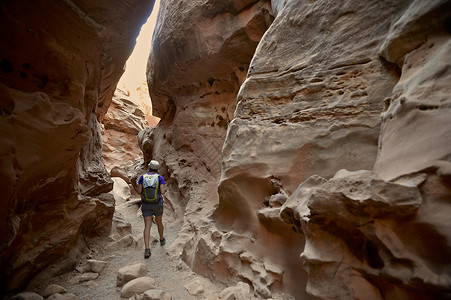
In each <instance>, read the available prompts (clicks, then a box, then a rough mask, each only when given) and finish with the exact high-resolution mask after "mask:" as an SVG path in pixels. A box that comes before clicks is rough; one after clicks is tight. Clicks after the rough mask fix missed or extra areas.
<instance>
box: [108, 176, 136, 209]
mask: <svg viewBox="0 0 451 300" xmlns="http://www.w3.org/2000/svg"><path fill="white" fill-rule="evenodd" d="M111 179H112V180H113V182H114V185H113V190H112V191H111V192H110V193H112V194H113V195H114V199H115V201H116V205H120V204H122V203H124V202H126V201H128V200H130V196H131V192H130V187H129V186H128V183H127V182H126V181H125V180H123V179H122V178H119V177H113V178H111Z"/></svg>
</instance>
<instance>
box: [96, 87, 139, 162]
mask: <svg viewBox="0 0 451 300" xmlns="http://www.w3.org/2000/svg"><path fill="white" fill-rule="evenodd" d="M103 125H104V130H103V135H102V138H103V142H104V143H103V145H104V146H103V148H102V154H103V157H104V159H105V165H106V168H107V170H112V169H113V168H114V167H118V168H122V167H124V166H126V165H128V164H131V162H133V161H134V160H135V159H137V158H139V157H141V156H142V153H141V151H140V149H139V146H138V140H137V138H136V136H137V134H138V132H139V131H141V130H142V129H144V128H145V127H146V126H147V122H146V119H145V115H144V113H143V112H142V111H141V109H140V108H139V107H138V106H137V105H136V104H135V103H133V102H132V101H131V100H130V99H128V96H127V95H126V94H125V93H124V92H123V91H121V90H119V89H116V92H115V94H114V96H113V99H112V102H111V105H110V108H109V109H108V112H107V113H106V114H105V116H104V118H103Z"/></svg>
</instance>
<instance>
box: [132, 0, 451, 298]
mask: <svg viewBox="0 0 451 300" xmlns="http://www.w3.org/2000/svg"><path fill="white" fill-rule="evenodd" d="M254 2H256V4H253V3H254ZM169 3H171V4H173V5H172V6H171V5H169V4H168V5H167V6H165V5H163V6H162V7H161V10H160V15H159V20H158V25H157V31H156V33H155V35H154V41H153V48H152V50H151V55H150V58H149V64H148V81H149V86H150V92H151V95H152V103H153V108H154V111H155V112H156V114H157V115H158V116H159V117H160V118H162V120H161V123H160V124H159V125H158V126H157V127H156V128H155V129H152V130H149V131H147V132H142V133H140V135H141V140H140V141H141V145H142V147H143V151H144V152H145V156H147V158H145V160H149V159H150V158H157V159H159V160H161V161H162V162H163V166H164V168H165V170H166V171H165V175H166V176H167V177H169V180H170V182H171V183H170V190H171V195H170V199H171V202H173V203H177V204H179V203H181V204H179V205H181V206H182V207H186V208H185V209H184V210H182V211H181V212H179V214H182V213H184V227H183V230H182V232H181V233H180V234H179V238H178V239H177V241H176V242H175V243H174V244H172V246H171V249H170V250H171V251H170V252H171V254H172V255H173V256H174V257H177V256H181V257H182V259H183V260H184V261H185V262H186V263H187V264H188V265H189V266H190V267H191V268H192V269H193V270H194V271H196V272H199V273H201V274H203V275H205V276H207V277H209V278H211V279H213V280H217V281H220V282H223V283H226V284H230V285H233V284H236V283H237V282H238V281H244V282H247V283H250V284H251V285H252V289H253V292H254V295H255V296H256V297H258V298H270V297H271V296H273V295H274V293H278V292H281V293H288V294H290V295H292V296H294V297H295V298H296V299H312V298H320V299H332V298H334V299H336V298H339V299H357V298H358V299H442V298H446V297H449V294H448V293H449V290H450V288H451V286H450V283H451V277H450V276H451V274H450V271H449V270H450V269H451V268H450V261H449V258H448V257H449V253H451V251H450V249H449V245H450V238H451V233H450V231H449V229H447V226H446V220H447V217H446V216H447V215H449V213H450V211H451V208H450V203H449V199H451V190H450V189H451V182H450V171H451V169H450V162H449V161H450V153H451V151H450V150H451V146H450V141H451V139H450V134H451V130H450V129H451V126H450V125H451V124H450V123H451V121H450V118H449V115H450V114H449V113H450V111H449V109H450V105H449V101H450V96H449V95H450V89H449V84H447V83H449V82H450V75H449V74H450V72H449V70H450V69H451V68H450V66H449V62H450V61H451V60H450V57H449V53H451V52H450V51H449V45H450V42H451V39H450V31H449V24H450V13H451V9H450V5H451V4H450V3H451V2H450V1H421V0H414V1H384V2H368V1H363V2H362V1H356V0H347V1H344V2H343V1H342V2H340V3H334V2H331V1H321V0H318V1H295V0H285V1H277V0H274V1H271V7H270V8H268V6H267V5H268V3H266V2H257V1H247V4H242V5H243V7H244V8H243V10H239V9H238V7H237V3H238V2H237V1H197V2H196V4H195V5H194V4H192V3H189V2H187V1H183V2H178V3H177V4H175V3H172V2H171V1H169ZM188 3H189V4H188ZM261 5H264V6H261ZM254 7H265V15H268V14H271V15H272V17H267V18H269V19H271V20H272V18H274V21H273V22H272V24H271V26H270V27H269V29H267V31H266V32H265V34H264V35H262V33H263V31H264V30H265V29H266V27H265V26H266V24H268V22H265V23H263V22H261V23H260V24H262V25H263V24H265V26H259V27H256V26H255V25H252V26H250V25H249V24H252V23H251V22H249V23H248V25H246V26H245V27H244V30H240V31H239V32H243V31H244V32H246V33H247V35H244V37H246V36H247V39H246V40H243V39H237V40H234V39H232V38H231V37H229V38H227V37H228V36H227V35H226V36H224V33H227V32H232V29H230V28H237V26H238V25H237V24H240V22H239V21H237V20H236V18H238V20H242V17H243V16H248V12H249V11H252V10H254ZM193 8H195V9H193ZM256 16H259V14H256ZM234 18H235V19H234ZM254 19H255V20H258V19H257V18H255V17H254ZM228 20H233V22H231V21H230V23H229V22H227V21H228ZM262 20H263V19H262ZM219 24H220V25H221V26H219ZM229 27H230V28H229ZM255 28H260V30H259V31H258V32H259V34H258V35H257V34H256V35H250V34H249V33H248V32H249V31H250V29H253V30H255ZM188 32H189V34H188ZM238 36H239V35H238V34H234V35H232V37H235V38H236V37H238ZM260 38H261V39H260ZM248 40H250V41H252V43H251V45H252V46H253V47H255V45H256V44H257V42H258V46H257V48H256V49H255V51H254V50H253V49H252V51H253V52H255V53H252V54H251V53H250V52H251V51H250V50H251V49H250V48H247V46H249V44H246V43H245V42H247V41H248ZM218 49H219V50H221V51H219V50H218ZM233 51H235V52H233ZM248 51H249V53H248ZM244 54H245V55H244ZM224 55H226V56H224ZM251 56H252V61H251V62H250V60H249V58H250V57H251ZM246 60H247V62H246ZM238 62H239V63H238ZM249 62H250V65H248V64H249ZM248 66H249V68H248ZM241 67H243V68H241ZM246 70H248V72H247V74H246ZM233 74H235V75H233ZM244 75H246V78H245V80H244V81H243V79H244ZM235 78H237V79H235ZM232 79H233V80H232ZM235 99H236V106H235ZM221 111H222V113H220V112H221ZM225 112H227V114H225ZM232 115H233V118H231V116H232ZM220 117H222V119H221V118H220ZM219 121H225V122H222V123H221V122H219ZM221 124H222V125H221ZM225 127H227V135H226V137H225V139H224V136H223V134H224V130H225ZM223 141H224V142H223ZM211 145H213V147H211ZM221 148H222V154H221V155H218V154H217V153H218V151H219V149H221ZM211 149H216V151H212V150H211ZM210 151H211V153H213V154H211V155H210V154H209V153H210ZM220 163H221V164H222V167H221V176H220V180H219V183H218V179H219V176H218V175H219V170H218V168H219V164H220ZM176 199H177V200H176Z"/></svg>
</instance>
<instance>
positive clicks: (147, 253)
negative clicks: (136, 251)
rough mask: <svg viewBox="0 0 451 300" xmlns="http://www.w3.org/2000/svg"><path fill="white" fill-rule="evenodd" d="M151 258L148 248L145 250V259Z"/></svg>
mask: <svg viewBox="0 0 451 300" xmlns="http://www.w3.org/2000/svg"><path fill="white" fill-rule="evenodd" d="M149 257H150V249H149V248H146V250H144V258H149Z"/></svg>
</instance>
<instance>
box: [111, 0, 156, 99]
mask: <svg viewBox="0 0 451 300" xmlns="http://www.w3.org/2000/svg"><path fill="white" fill-rule="evenodd" d="M159 8H160V0H156V1H155V5H154V7H153V11H152V14H151V15H150V17H149V18H148V19H147V22H146V23H145V24H144V25H143V26H142V27H141V32H140V33H139V35H138V37H137V38H136V46H135V49H134V50H133V53H132V54H131V56H130V57H129V59H128V60H127V64H126V69H125V73H124V74H123V75H122V77H121V79H120V81H119V83H118V87H119V88H121V89H124V90H125V91H127V90H128V91H130V93H131V96H133V94H134V93H135V92H136V90H137V88H138V87H141V89H142V88H143V84H145V87H146V88H147V83H146V65H147V58H148V57H149V52H150V45H151V42H152V34H153V30H154V27H155V23H156V21H157V15H158V10H159ZM146 91H147V89H146ZM147 94H148V92H147ZM148 103H149V105H150V98H149V100H148Z"/></svg>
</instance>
